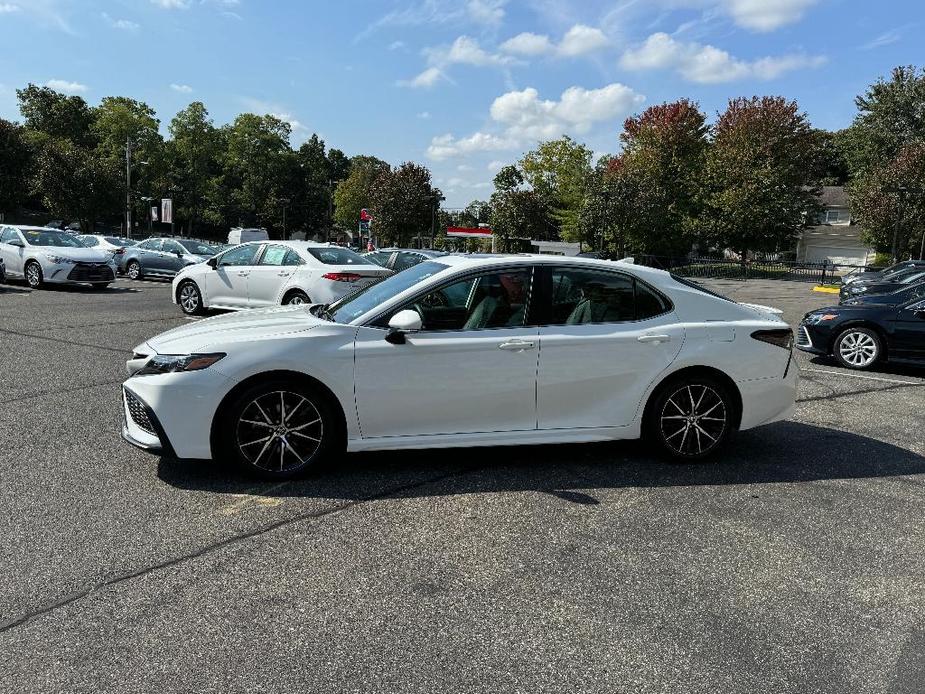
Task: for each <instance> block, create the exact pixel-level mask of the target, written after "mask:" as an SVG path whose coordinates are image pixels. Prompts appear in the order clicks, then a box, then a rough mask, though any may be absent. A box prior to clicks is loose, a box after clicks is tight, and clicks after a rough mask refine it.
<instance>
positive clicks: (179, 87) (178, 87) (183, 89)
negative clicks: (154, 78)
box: [170, 83, 193, 94]
mask: <svg viewBox="0 0 925 694" xmlns="http://www.w3.org/2000/svg"><path fill="white" fill-rule="evenodd" d="M170 88H171V89H173V90H174V91H175V92H180V93H181V94H191V93H192V91H193V88H192V87H191V86H189V85H188V84H174V83H171V85H170Z"/></svg>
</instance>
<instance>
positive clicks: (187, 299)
mask: <svg viewBox="0 0 925 694" xmlns="http://www.w3.org/2000/svg"><path fill="white" fill-rule="evenodd" d="M180 306H181V307H182V308H183V310H184V311H185V312H186V313H195V312H196V311H198V310H199V290H198V289H196V287H195V286H194V285H192V284H190V283H187V284H184V285H183V286H182V287H180Z"/></svg>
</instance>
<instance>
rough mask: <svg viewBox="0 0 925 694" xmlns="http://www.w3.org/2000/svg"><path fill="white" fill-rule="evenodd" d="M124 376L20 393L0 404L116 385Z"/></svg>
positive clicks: (0, 401) (1, 401)
mask: <svg viewBox="0 0 925 694" xmlns="http://www.w3.org/2000/svg"><path fill="white" fill-rule="evenodd" d="M124 380H125V379H124V378H120V379H118V380H115V381H101V382H100V383H85V384H83V385H79V386H74V387H73V388H60V389H58V390H42V391H39V392H38V393H30V394H29V395H20V396H18V397H15V398H10V399H9V400H0V405H9V404H10V403H12V402H22V401H23V400H32V399H34V398H41V397H45V396H46V395H63V394H64V393H73V392H74V391H75V390H87V389H88V388H99V387H101V386H116V385H119V384H120V383H122V381H124Z"/></svg>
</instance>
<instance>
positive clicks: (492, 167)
mask: <svg viewBox="0 0 925 694" xmlns="http://www.w3.org/2000/svg"><path fill="white" fill-rule="evenodd" d="M505 166H507V163H506V162H503V161H501V160H500V159H493V160H492V161H490V162H488V166H486V167H485V168H486V169H488V170H489V171H500V170H501V169H502V168H504V167H505Z"/></svg>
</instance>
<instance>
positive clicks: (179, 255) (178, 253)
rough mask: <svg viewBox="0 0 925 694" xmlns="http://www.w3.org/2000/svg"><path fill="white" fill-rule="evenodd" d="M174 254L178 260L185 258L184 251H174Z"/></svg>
mask: <svg viewBox="0 0 925 694" xmlns="http://www.w3.org/2000/svg"><path fill="white" fill-rule="evenodd" d="M174 253H175V254H176V256H177V257H178V258H182V257H183V251H174Z"/></svg>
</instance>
